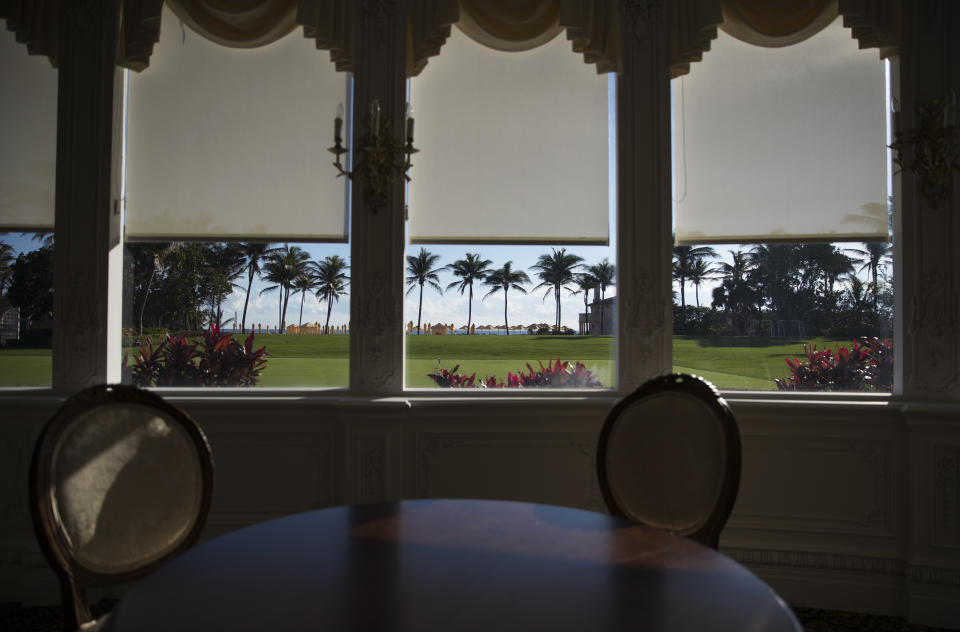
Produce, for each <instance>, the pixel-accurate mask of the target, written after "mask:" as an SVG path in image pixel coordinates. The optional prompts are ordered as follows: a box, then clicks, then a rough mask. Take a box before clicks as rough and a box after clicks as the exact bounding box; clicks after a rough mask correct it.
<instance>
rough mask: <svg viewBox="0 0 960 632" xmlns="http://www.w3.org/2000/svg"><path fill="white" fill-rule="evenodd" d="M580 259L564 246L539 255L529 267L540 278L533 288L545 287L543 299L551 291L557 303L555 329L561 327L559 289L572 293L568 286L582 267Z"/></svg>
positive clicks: (581, 258)
mask: <svg viewBox="0 0 960 632" xmlns="http://www.w3.org/2000/svg"><path fill="white" fill-rule="evenodd" d="M582 261H583V257H580V256H578V255H574V254H568V253H567V250H566V248H560V249H559V250H558V249H556V248H553V249H552V252H551V253H550V254H544V255H540V258H539V259H537V262H536V263H535V264H534V265H533V266H532V267H531V269H533V270H535V271H536V272H535V274H536V275H537V278H538V279H540V283H539V285H537V286H536V287H534V288H533V289H535V290H537V289H540V288H542V287H545V288H547V291H546V293H544V295H543V299H544V300H546V299H547V297H548V296H550V294H551V292H552V293H553V300H554V301H555V302H556V305H557V311H556V324H555V325H554V327H555V330H556V331H560V328H561V308H560V290H567V292H570V293H571V294H572V293H574V291H575V290H573V289H572V288H571V287H570V286H571V284H573V282H574V281H575V279H576V273H577V271H578V270H579V269H580V268H582V267H583V264H582V263H581V262H582Z"/></svg>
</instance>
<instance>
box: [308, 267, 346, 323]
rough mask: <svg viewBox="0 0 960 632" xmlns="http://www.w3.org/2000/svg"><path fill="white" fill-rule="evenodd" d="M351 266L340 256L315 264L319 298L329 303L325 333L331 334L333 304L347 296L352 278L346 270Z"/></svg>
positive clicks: (314, 269)
mask: <svg viewBox="0 0 960 632" xmlns="http://www.w3.org/2000/svg"><path fill="white" fill-rule="evenodd" d="M349 267H350V266H348V265H347V262H346V261H344V260H343V258H342V257H340V256H339V255H332V256H329V257H324V259H323V261H319V262H316V261H315V262H314V265H313V271H314V277H315V278H316V280H317V298H318V299H320V300H321V301H326V302H327V322H326V324H324V326H323V333H325V334H327V333H330V311H331V310H332V309H333V303H334V302H336V301H339V300H340V297H341V296H343V295H344V294H346V288H347V283H349V281H350V277H349V276H347V274H346V270H347V269H348V268H349Z"/></svg>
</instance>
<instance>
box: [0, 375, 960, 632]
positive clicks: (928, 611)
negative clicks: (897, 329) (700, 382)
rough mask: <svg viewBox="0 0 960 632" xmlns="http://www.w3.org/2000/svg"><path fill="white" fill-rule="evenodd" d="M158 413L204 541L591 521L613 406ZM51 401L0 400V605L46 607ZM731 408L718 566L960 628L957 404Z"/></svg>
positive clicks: (289, 406)
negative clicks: (200, 500) (179, 448)
mask: <svg viewBox="0 0 960 632" xmlns="http://www.w3.org/2000/svg"><path fill="white" fill-rule="evenodd" d="M167 397H168V399H170V400H171V401H172V402H174V403H176V404H177V405H179V406H181V407H183V408H184V409H185V410H187V411H188V412H189V413H190V414H191V415H192V416H193V417H194V418H195V419H196V420H197V421H198V422H199V423H200V425H201V426H202V427H203V429H204V431H205V432H206V433H207V435H208V437H209V439H210V442H211V444H212V446H213V451H214V458H215V461H216V486H217V487H216V495H215V499H214V506H213V511H212V514H211V516H210V520H209V523H208V527H207V530H206V533H205V536H206V537H213V536H216V535H218V534H221V533H225V532H227V531H230V530H232V529H235V528H238V527H241V526H243V525H246V524H250V523H254V522H259V521H263V520H268V519H270V518H273V517H277V516H282V515H285V514H290V513H294V512H299V511H306V510H310V509H315V508H318V507H326V506H331V505H337V504H345V503H362V502H373V501H379V500H391V499H399V498H428V497H478V498H500V499H516V500H526V501H535V502H544V503H553V504H559V505H568V506H574V507H581V508H586V509H591V510H598V511H599V510H602V509H603V503H602V499H601V496H600V492H599V488H598V486H597V481H596V475H595V456H594V455H595V450H596V438H597V433H598V431H599V429H600V426H601V424H602V422H603V419H604V416H605V415H606V413H607V411H608V410H609V408H610V406H611V405H612V403H613V401H614V398H612V397H601V398H595V397H570V398H543V397H537V398H522V399H517V398H510V399H491V398H478V399H472V400H471V399H463V398H433V397H410V398H389V399H363V398H354V397H336V396H330V395H328V394H290V395H285V396H277V397H262V396H241V395H239V394H238V395H236V396H233V395H232V394H231V395H228V396H219V397H216V398H212V397H209V398H208V397H196V396H182V395H181V394H175V393H167ZM59 401H60V400H58V399H56V398H54V397H52V396H49V395H47V394H45V393H44V392H42V391H38V392H37V393H36V394H35V395H34V396H24V394H23V392H22V391H21V392H20V393H19V394H17V395H14V394H13V393H11V394H9V395H7V394H0V410H3V411H4V414H3V422H2V424H0V510H2V511H0V533H2V535H3V538H2V544H0V595H2V596H0V602H15V601H19V602H23V603H24V604H50V603H56V602H57V599H58V595H57V592H56V584H55V581H54V578H53V575H52V573H51V572H50V571H49V570H47V568H46V565H45V562H44V560H43V558H42V556H41V555H40V553H39V551H38V549H37V546H36V544H35V542H34V538H33V534H32V531H31V527H30V522H29V514H28V511H27V505H26V480H27V468H28V465H29V459H30V451H31V448H32V445H33V441H34V439H35V437H36V435H37V433H38V432H39V430H40V428H41V427H42V425H43V423H44V422H45V420H46V419H47V418H48V416H49V415H50V414H51V413H52V412H53V410H54V409H55V408H56V406H57V405H58V403H59ZM728 401H729V402H730V403H731V406H732V407H733V409H734V412H735V414H736V415H737V419H738V422H739V425H740V430H741V435H742V441H743V449H744V457H743V477H742V483H741V487H740V495H739V497H738V501H737V504H736V507H735V508H734V512H733V515H732V517H731V519H730V522H729V523H728V526H727V528H726V530H725V531H724V533H723V536H722V538H721V550H722V551H723V552H724V553H726V554H727V555H730V556H731V557H733V558H734V559H737V560H738V561H740V562H741V563H743V564H745V565H746V566H748V567H750V568H751V569H753V570H754V571H755V572H756V573H758V574H759V575H760V576H761V577H763V578H764V579H765V580H766V581H768V582H769V583H770V584H771V585H772V586H773V587H774V588H775V589H776V590H777V591H778V592H780V594H781V595H783V597H784V598H785V599H786V600H787V601H788V602H789V603H790V604H791V605H794V606H800V607H814V608H827V609H831V610H844V611H854V612H870V613H875V614H880V615H890V616H900V617H906V618H907V619H908V620H910V621H911V622H914V623H923V624H928V625H937V626H943V627H957V628H960V487H958V479H960V423H958V421H957V420H958V419H960V414H958V413H960V406H958V405H955V404H954V405H946V404H945V405H934V404H922V405H920V404H911V403H909V402H902V401H900V402H898V401H892V400H889V399H886V398H875V397H862V398H860V397H847V398H843V399H837V400H827V399H823V398H796V399H793V400H789V401H786V400H783V399H773V398H769V397H767V398H747V397H738V396H729V397H728ZM104 594H105V595H108V594H109V593H104Z"/></svg>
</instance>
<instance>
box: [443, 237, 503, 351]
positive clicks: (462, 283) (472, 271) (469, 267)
mask: <svg viewBox="0 0 960 632" xmlns="http://www.w3.org/2000/svg"><path fill="white" fill-rule="evenodd" d="M491 263H493V261H490V260H489V259H481V258H480V255H479V254H478V253H475V252H468V253H467V254H466V256H465V257H464V258H463V259H458V260H456V261H454V262H453V263H451V264H450V265H448V266H447V269H448V270H450V272H452V273H453V276H455V277H458V278H459V279H460V280H459V281H454V282H453V283H451V284H450V285H448V286H447V289H448V290H449V289H452V288H456V289H457V290H458V291H459V292H460V295H461V296H463V293H464V291H465V290H466V291H469V296H468V298H467V333H470V325H471V324H472V322H473V282H474V281H482V280H483V279H484V278H486V276H487V274H488V273H489V272H490V264H491Z"/></svg>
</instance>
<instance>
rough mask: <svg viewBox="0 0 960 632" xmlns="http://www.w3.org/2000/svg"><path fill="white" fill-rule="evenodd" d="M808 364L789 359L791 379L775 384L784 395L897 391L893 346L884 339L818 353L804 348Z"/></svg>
mask: <svg viewBox="0 0 960 632" xmlns="http://www.w3.org/2000/svg"><path fill="white" fill-rule="evenodd" d="M803 351H804V353H805V355H806V357H807V360H806V362H804V361H802V360H799V359H797V358H794V359H793V360H791V359H790V358H787V359H786V362H787V366H789V367H790V373H791V375H790V377H785V378H780V379H777V380H774V381H775V382H776V384H777V389H778V390H781V391H881V392H890V391H892V390H893V343H892V342H891V341H890V340H886V339H883V340H881V339H880V338H861V339H860V340H859V341H857V340H854V341H853V342H852V344H851V346H850V348H849V349H848V348H847V347H844V346H842V345H838V346H837V350H836V351H831V350H829V349H821V350H819V351H818V350H817V347H816V345H814V346H813V348H812V349H810V348H807V346H806V345H804V348H803Z"/></svg>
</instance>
